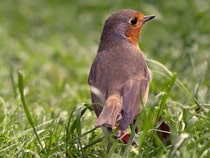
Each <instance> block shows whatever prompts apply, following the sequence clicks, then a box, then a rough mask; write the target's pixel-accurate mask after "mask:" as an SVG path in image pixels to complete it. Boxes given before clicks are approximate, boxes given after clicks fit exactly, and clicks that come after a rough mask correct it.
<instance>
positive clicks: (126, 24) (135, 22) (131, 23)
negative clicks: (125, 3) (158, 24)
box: [101, 9, 155, 45]
mask: <svg viewBox="0 0 210 158" xmlns="http://www.w3.org/2000/svg"><path fill="white" fill-rule="evenodd" d="M154 17H155V16H154V15H149V16H145V15H144V14H142V13H140V12H138V11H135V10H128V9H124V10H120V11H117V12H114V13H113V14H111V15H110V16H109V17H108V18H107V19H106V21H105V24H104V29H103V32H102V36H101V40H104V41H107V42H108V41H109V40H116V39H117V40H121V39H123V40H124V39H127V40H128V41H129V42H130V43H132V44H134V45H138V39H139V34H140V31H141V28H142V26H143V24H144V23H145V22H147V21H149V20H151V19H153V18H154Z"/></svg>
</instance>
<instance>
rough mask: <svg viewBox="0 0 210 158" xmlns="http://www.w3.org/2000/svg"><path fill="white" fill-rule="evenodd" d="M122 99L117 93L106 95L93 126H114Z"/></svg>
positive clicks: (119, 113) (119, 112)
mask: <svg viewBox="0 0 210 158" xmlns="http://www.w3.org/2000/svg"><path fill="white" fill-rule="evenodd" d="M121 109H122V101H121V98H120V96H119V95H112V96H110V97H108V99H107V100H106V102H105V105H104V107H103V110H102V112H101V114H100V115H99V117H98V118H97V119H96V122H95V126H96V127H101V126H108V127H114V126H115V125H116V122H117V119H118V117H119V116H120V115H121Z"/></svg>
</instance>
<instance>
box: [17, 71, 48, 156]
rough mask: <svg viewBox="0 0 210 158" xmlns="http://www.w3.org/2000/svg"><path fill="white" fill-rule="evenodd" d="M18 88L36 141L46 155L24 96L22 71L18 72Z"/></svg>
mask: <svg viewBox="0 0 210 158" xmlns="http://www.w3.org/2000/svg"><path fill="white" fill-rule="evenodd" d="M18 88H19V92H20V98H21V102H22V105H23V109H24V112H25V115H26V118H27V120H28V122H29V124H30V125H31V126H32V128H33V131H34V134H35V136H36V139H37V141H38V143H39V145H40V147H41V149H42V151H43V152H44V153H46V151H45V149H44V147H43V145H42V143H41V140H40V138H39V135H38V133H37V131H36V128H35V126H34V122H33V119H32V116H31V114H30V112H29V109H28V107H27V105H26V101H25V96H24V83H23V74H22V72H21V71H19V72H18Z"/></svg>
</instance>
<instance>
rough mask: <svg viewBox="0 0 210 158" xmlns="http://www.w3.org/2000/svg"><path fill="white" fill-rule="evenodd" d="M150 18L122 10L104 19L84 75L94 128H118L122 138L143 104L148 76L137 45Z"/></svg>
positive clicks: (147, 89) (144, 102)
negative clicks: (86, 73)
mask: <svg viewBox="0 0 210 158" xmlns="http://www.w3.org/2000/svg"><path fill="white" fill-rule="evenodd" d="M154 17H155V16H154V15H147V16H146V15H144V14H143V13H141V12H139V11H137V10H132V9H122V10H118V11H116V12H114V13H112V14H111V15H110V16H108V17H107V18H106V20H105V22H104V26H103V30H102V34H101V38H100V43H99V47H98V50H97V54H96V56H95V59H94V61H93V63H92V66H91V68H90V72H89V76H88V84H89V87H90V91H91V100H92V104H93V109H94V111H95V114H96V116H97V118H96V120H95V127H97V128H98V127H105V128H107V129H111V130H112V129H114V128H118V129H119V131H120V132H121V134H120V136H122V135H123V134H124V131H125V130H126V129H127V128H128V127H129V125H131V124H132V123H134V122H135V121H136V119H137V117H138V115H139V114H140V112H141V110H142V106H144V105H145V104H146V102H147V99H148V93H149V84H150V82H151V75H150V70H149V68H148V66H147V64H146V61H145V57H144V54H143V52H142V51H141V49H140V47H139V45H138V42H139V36H140V33H141V29H142V26H143V25H144V24H145V23H146V22H147V21H150V20H151V19H153V18H154ZM120 136H119V137H120Z"/></svg>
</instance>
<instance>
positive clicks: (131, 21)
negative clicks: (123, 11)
mask: <svg viewBox="0 0 210 158" xmlns="http://www.w3.org/2000/svg"><path fill="white" fill-rule="evenodd" d="M137 21H138V19H137V18H132V19H131V20H130V23H131V24H133V25H135V24H136V23H137Z"/></svg>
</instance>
